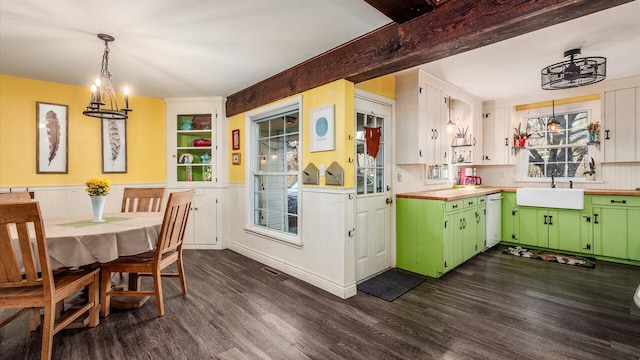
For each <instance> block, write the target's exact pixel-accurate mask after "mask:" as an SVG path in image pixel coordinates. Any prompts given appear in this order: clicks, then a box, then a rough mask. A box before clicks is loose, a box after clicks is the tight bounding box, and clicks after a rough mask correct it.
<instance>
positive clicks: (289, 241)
mask: <svg viewBox="0 0 640 360" xmlns="http://www.w3.org/2000/svg"><path fill="white" fill-rule="evenodd" d="M244 230H245V231H246V232H248V233H251V234H253V235H256V236H259V237H261V238H263V239H265V240H271V241H275V242H279V243H281V244H284V245H289V246H291V247H294V248H297V249H301V248H302V241H300V239H299V238H298V237H297V236H292V235H286V234H284V233H281V232H278V231H271V230H266V229H262V228H258V227H252V226H245V227H244ZM298 230H299V228H298Z"/></svg>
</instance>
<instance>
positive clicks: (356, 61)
mask: <svg viewBox="0 0 640 360" xmlns="http://www.w3.org/2000/svg"><path fill="white" fill-rule="evenodd" d="M631 1H633V0H501V1H495V0H449V1H446V2H445V3H443V4H442V5H440V6H438V8H437V9H436V10H435V11H432V12H430V13H427V14H424V15H422V16H420V17H418V18H415V19H413V20H411V21H408V22H406V23H404V24H401V25H398V24H394V23H391V24H388V25H386V26H383V27H381V28H379V29H377V30H374V31H372V32H370V33H368V34H366V35H363V36H361V37H359V38H356V39H354V40H352V41H350V42H348V43H345V44H343V45H340V46H338V47H336V48H334V49H332V50H329V51H327V52H325V53H323V54H321V55H318V56H316V57H314V58H312V59H309V60H307V61H305V62H303V63H301V64H298V65H296V66H294V67H292V68H289V69H287V70H285V71H283V72H281V73H279V74H276V75H274V76H272V77H270V78H268V79H265V80H263V81H261V82H259V83H257V84H254V85H252V86H250V87H248V88H246V89H244V90H241V91H239V92H237V93H235V94H232V95H229V96H228V97H227V105H226V110H227V116H233V115H236V114H239V113H241V112H244V111H248V110H251V109H255V108H257V107H259V106H262V105H266V104H268V103H271V102H274V101H276V100H280V99H283V98H285V97H287V96H290V95H294V94H299V93H301V92H303V91H306V90H309V89H312V88H315V87H318V86H320V85H324V84H327V83H330V82H332V81H335V80H339V79H346V80H349V81H352V82H354V83H359V82H362V81H366V80H370V79H374V78H376V77H379V76H382V75H387V74H391V73H394V72H397V71H400V70H404V69H408V68H411V67H414V66H418V65H422V64H425V63H428V62H431V61H435V60H439V59H443V58H446V57H449V56H453V55H456V54H459V53H462V52H465V51H469V50H472V49H476V48H479V47H482V46H486V45H490V44H493V43H496V42H499V41H502V40H506V39H509V38H512V37H515V36H519V35H522V34H526V33H529V32H532V31H535V30H539V29H542V28H545V27H548V26H551V25H555V24H558V23H562V22H565V21H568V20H572V19H575V18H578V17H581V16H585V15H589V14H592V13H595V12H598V11H602V10H605V9H608V8H612V7H614V6H617V5H621V4H624V3H628V2H631ZM536 71H537V70H536Z"/></svg>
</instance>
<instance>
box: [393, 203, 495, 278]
mask: <svg viewBox="0 0 640 360" xmlns="http://www.w3.org/2000/svg"><path fill="white" fill-rule="evenodd" d="M474 199H475V198H474ZM479 208H480V207H479V206H477V205H476V203H475V201H474V202H473V203H471V204H469V200H467V201H466V202H463V201H462V200H457V201H448V202H445V201H437V200H422V199H407V198H398V199H397V206H396V254H397V255H396V256H397V258H396V264H397V266H398V268H400V269H404V270H408V271H412V272H415V273H418V274H423V275H427V276H431V277H440V276H442V275H443V274H445V273H446V272H448V271H450V270H451V269H453V268H455V267H456V266H458V265H460V264H461V263H463V262H464V261H466V260H467V259H469V258H470V257H472V256H474V255H475V254H477V253H478V252H479V251H480V250H478V243H479V240H478V239H479V235H478V233H477V232H478V231H480V229H481V230H482V232H483V235H482V239H483V240H482V241H483V242H482V245H483V247H484V217H482V218H481V219H482V224H483V225H482V227H480V226H478V221H480V220H479V217H480V214H479V211H478V209H479ZM481 209H482V211H483V212H484V203H483V204H482V207H481ZM476 214H478V216H476ZM482 216H484V213H483V214H482Z"/></svg>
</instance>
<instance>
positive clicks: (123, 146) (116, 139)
mask: <svg viewBox="0 0 640 360" xmlns="http://www.w3.org/2000/svg"><path fill="white" fill-rule="evenodd" d="M102 172H103V173H126V172H127V121H126V120H115V119H102Z"/></svg>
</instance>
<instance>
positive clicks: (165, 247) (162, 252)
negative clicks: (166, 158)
mask: <svg viewBox="0 0 640 360" xmlns="http://www.w3.org/2000/svg"><path fill="white" fill-rule="evenodd" d="M193 194H194V191H193V190H187V191H182V192H173V193H171V194H169V200H168V201H167V207H166V209H165V211H164V218H163V220H162V226H161V228H160V233H159V234H158V243H157V245H156V249H155V250H151V251H148V252H146V253H143V254H138V255H131V256H121V257H119V258H117V259H116V260H113V261H111V262H108V263H103V264H102V272H101V275H100V276H101V278H100V315H101V316H107V315H109V310H110V307H111V296H137V297H140V296H154V297H155V298H156V307H157V310H158V316H164V302H163V297H162V277H163V276H165V277H178V278H180V285H181V287H182V294H183V295H186V294H187V284H186V281H185V276H184V267H183V264H182V241H183V239H184V232H185V229H186V226H187V220H188V218H189V210H190V208H191V203H192V201H193ZM173 263H176V265H177V268H178V272H177V273H162V272H161V271H162V270H163V269H164V268H166V267H167V266H169V265H171V264H173ZM113 272H123V273H129V276H133V278H134V279H135V286H133V288H131V287H130V288H129V289H128V290H118V289H115V288H112V287H111V273H113ZM140 276H151V277H153V291H142V290H140ZM129 283H130V284H131V283H132V282H131V281H130V282H129Z"/></svg>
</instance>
